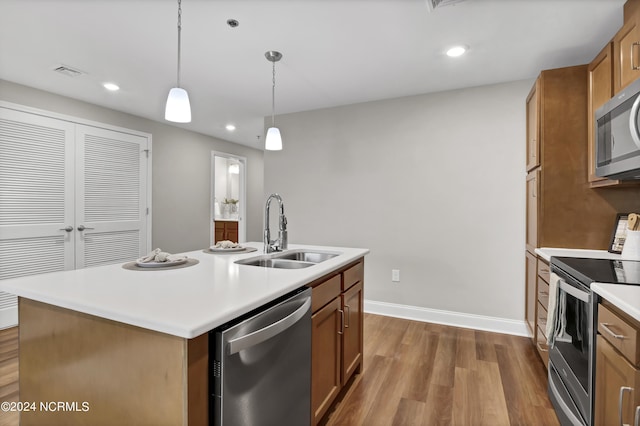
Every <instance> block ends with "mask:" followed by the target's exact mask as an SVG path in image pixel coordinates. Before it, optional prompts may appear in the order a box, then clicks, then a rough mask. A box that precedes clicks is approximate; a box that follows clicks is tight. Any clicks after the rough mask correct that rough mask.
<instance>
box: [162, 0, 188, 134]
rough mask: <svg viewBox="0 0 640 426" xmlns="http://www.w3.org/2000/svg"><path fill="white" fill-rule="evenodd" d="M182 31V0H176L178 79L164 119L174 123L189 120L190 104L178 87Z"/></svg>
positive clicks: (170, 95) (183, 91)
mask: <svg viewBox="0 0 640 426" xmlns="http://www.w3.org/2000/svg"><path fill="white" fill-rule="evenodd" d="M181 32H182V0H178V81H177V84H176V87H174V88H172V89H171V90H170V91H169V96H168V97H167V106H166V107H165V110H164V119H165V120H167V121H173V122H175V123H190V122H191V105H190V104H189V95H188V94H187V91H186V90H184V89H182V88H181V87H180V45H181V40H180V33H181Z"/></svg>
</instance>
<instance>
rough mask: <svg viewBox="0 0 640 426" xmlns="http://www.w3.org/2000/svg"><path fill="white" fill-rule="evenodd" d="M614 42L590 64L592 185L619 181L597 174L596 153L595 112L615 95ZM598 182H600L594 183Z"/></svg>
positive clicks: (589, 104) (589, 119) (589, 154)
mask: <svg viewBox="0 0 640 426" xmlns="http://www.w3.org/2000/svg"><path fill="white" fill-rule="evenodd" d="M612 58H613V43H609V44H607V45H606V46H605V47H604V49H602V51H601V52H600V53H599V54H598V56H596V58H595V59H594V60H593V61H592V62H591V63H590V64H589V68H588V73H589V91H588V116H587V125H588V144H589V146H588V161H589V169H588V170H589V176H588V179H589V182H591V184H592V186H602V185H611V184H616V183H618V181H610V180H608V179H607V178H603V177H599V176H596V155H595V147H596V145H595V143H596V141H595V133H596V132H595V126H596V123H595V117H594V115H595V112H596V110H597V109H598V108H600V107H601V106H602V105H604V103H605V102H607V101H608V100H609V99H611V97H612V96H613V59H612ZM595 182H598V184H597V185H596V184H594V183H595Z"/></svg>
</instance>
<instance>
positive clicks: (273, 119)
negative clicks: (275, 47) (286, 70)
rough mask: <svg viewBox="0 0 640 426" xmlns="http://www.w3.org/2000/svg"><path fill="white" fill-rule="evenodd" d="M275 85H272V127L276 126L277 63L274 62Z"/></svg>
mask: <svg viewBox="0 0 640 426" xmlns="http://www.w3.org/2000/svg"><path fill="white" fill-rule="evenodd" d="M272 64H273V86H271V127H276V119H275V111H276V63H275V62H273V63H272Z"/></svg>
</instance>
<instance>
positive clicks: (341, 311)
mask: <svg viewBox="0 0 640 426" xmlns="http://www.w3.org/2000/svg"><path fill="white" fill-rule="evenodd" d="M338 312H340V330H339V331H338V334H344V311H343V310H342V309H338Z"/></svg>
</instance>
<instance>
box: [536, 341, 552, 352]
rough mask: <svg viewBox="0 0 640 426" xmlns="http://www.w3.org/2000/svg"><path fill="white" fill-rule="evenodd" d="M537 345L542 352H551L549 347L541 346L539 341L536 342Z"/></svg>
mask: <svg viewBox="0 0 640 426" xmlns="http://www.w3.org/2000/svg"><path fill="white" fill-rule="evenodd" d="M536 346H537V347H538V350H539V351H540V352H549V349H545V348H543V347H542V346H540V343H539V342H536Z"/></svg>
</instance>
